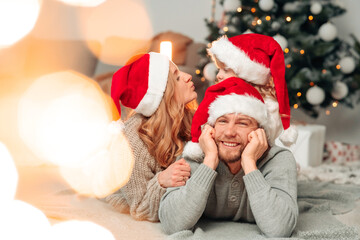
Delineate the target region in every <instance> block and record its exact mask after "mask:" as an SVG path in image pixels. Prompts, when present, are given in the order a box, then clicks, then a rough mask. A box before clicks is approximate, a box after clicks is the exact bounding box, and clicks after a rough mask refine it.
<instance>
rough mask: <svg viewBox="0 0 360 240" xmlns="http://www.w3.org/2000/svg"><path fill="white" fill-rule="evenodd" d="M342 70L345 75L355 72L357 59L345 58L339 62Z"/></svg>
mask: <svg viewBox="0 0 360 240" xmlns="http://www.w3.org/2000/svg"><path fill="white" fill-rule="evenodd" d="M339 65H340V70H341V71H342V72H343V73H345V74H349V73H352V72H353V71H354V70H355V66H356V63H355V59H354V58H353V57H344V58H342V59H341V60H340V62H339Z"/></svg>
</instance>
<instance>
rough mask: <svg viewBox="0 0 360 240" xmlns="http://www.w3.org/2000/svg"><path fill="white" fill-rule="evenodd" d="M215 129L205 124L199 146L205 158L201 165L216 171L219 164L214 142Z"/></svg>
mask: <svg viewBox="0 0 360 240" xmlns="http://www.w3.org/2000/svg"><path fill="white" fill-rule="evenodd" d="M214 136H215V129H214V128H213V127H211V126H210V125H208V124H206V125H205V126H204V128H203V130H202V132H201V135H200V137H199V144H200V147H201V149H202V150H203V152H204V153H205V158H204V161H203V163H204V164H205V165H207V166H208V167H210V168H212V169H214V170H215V169H216V168H217V166H218V164H219V157H218V150H217V146H216V143H215V140H214Z"/></svg>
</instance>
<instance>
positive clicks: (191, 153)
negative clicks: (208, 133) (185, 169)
mask: <svg viewBox="0 0 360 240" xmlns="http://www.w3.org/2000/svg"><path fill="white" fill-rule="evenodd" d="M183 157H185V158H190V159H192V160H197V161H202V160H203V158H204V152H203V150H202V149H201V147H200V144H199V143H195V142H187V143H186V144H185V147H184V150H183Z"/></svg>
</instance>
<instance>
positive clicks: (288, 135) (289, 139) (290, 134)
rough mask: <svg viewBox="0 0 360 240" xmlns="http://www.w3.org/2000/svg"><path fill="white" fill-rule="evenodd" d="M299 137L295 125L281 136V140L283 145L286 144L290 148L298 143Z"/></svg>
mask: <svg viewBox="0 0 360 240" xmlns="http://www.w3.org/2000/svg"><path fill="white" fill-rule="evenodd" d="M297 137H298V131H297V128H296V127H295V126H293V125H290V127H289V128H288V129H286V130H285V131H284V132H283V133H282V134H281V135H280V137H279V139H280V141H281V142H282V144H284V145H285V146H287V147H290V146H291V145H293V144H294V143H295V142H296V139H297Z"/></svg>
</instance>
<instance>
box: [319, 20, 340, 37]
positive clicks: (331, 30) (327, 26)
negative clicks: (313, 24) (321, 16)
mask: <svg viewBox="0 0 360 240" xmlns="http://www.w3.org/2000/svg"><path fill="white" fill-rule="evenodd" d="M319 36H320V38H321V39H322V40H324V41H325V42H331V41H332V40H334V39H335V38H336V37H337V28H336V27H335V25H334V24H332V23H330V22H327V23H324V24H323V25H321V27H320V28H319Z"/></svg>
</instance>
